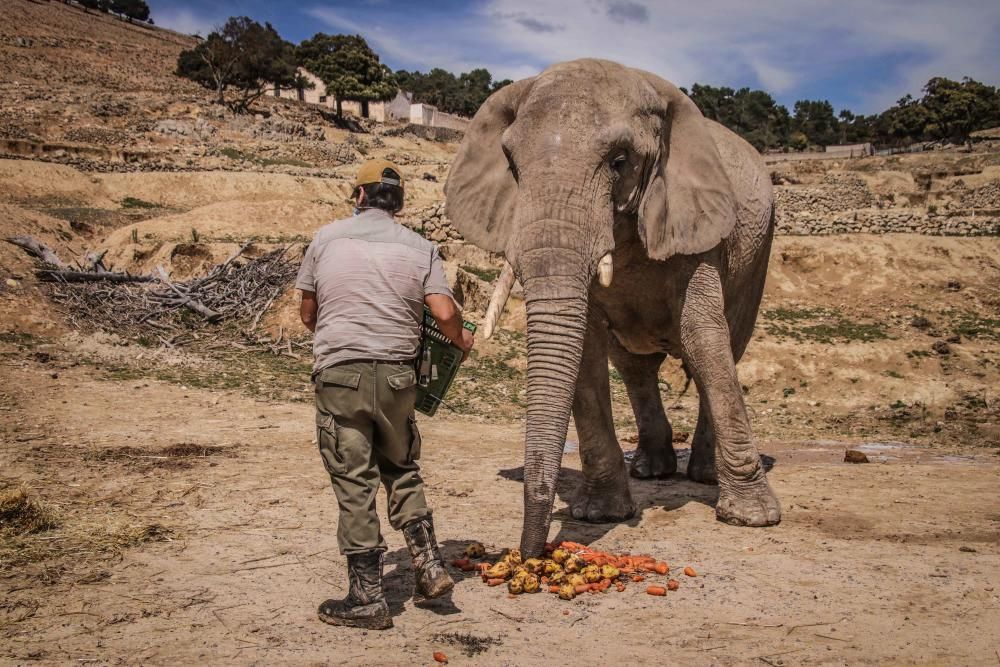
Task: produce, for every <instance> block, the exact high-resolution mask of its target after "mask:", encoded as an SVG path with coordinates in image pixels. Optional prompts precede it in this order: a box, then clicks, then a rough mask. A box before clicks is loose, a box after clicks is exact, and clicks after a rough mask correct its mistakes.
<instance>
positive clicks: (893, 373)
mask: <svg viewBox="0 0 1000 667" xmlns="http://www.w3.org/2000/svg"><path fill="white" fill-rule="evenodd" d="M883 375H885V376H886V377H891V378H896V379H897V380H902V379H903V376H902V375H900V374H899V373H897V372H896V371H891V370H890V371H885V373H883Z"/></svg>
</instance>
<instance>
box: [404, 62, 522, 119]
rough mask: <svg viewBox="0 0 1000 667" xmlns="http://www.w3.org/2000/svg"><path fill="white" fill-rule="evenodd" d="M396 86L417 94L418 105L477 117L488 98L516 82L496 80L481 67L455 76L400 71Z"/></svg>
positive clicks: (439, 71) (439, 70)
mask: <svg viewBox="0 0 1000 667" xmlns="http://www.w3.org/2000/svg"><path fill="white" fill-rule="evenodd" d="M395 77H396V83H397V84H398V85H399V87H400V88H401V89H403V90H406V91H409V92H411V93H413V101H414V102H425V103H427V104H433V105H434V106H435V107H437V108H438V109H440V110H441V111H445V112H447V113H454V114H459V115H462V116H473V115H475V113H476V111H478V110H479V107H481V106H482V105H483V102H485V101H486V99H487V98H488V97H489V96H490V95H492V94H493V93H495V92H496V91H498V90H500V89H501V88H503V87H504V86H507V85H509V84H511V83H513V81H511V80H510V79H504V80H502V81H493V75H491V74H490V72H489V70H487V69H483V68H477V69H474V70H471V71H469V72H463V73H462V74H459V75H458V76H455V75H454V74H452V73H451V72H448V71H446V70H443V69H441V68H439V67H435V68H434V69H432V70H431V71H430V72H428V73H427V74H424V73H422V72H407V71H406V70H399V71H397V72H396V73H395Z"/></svg>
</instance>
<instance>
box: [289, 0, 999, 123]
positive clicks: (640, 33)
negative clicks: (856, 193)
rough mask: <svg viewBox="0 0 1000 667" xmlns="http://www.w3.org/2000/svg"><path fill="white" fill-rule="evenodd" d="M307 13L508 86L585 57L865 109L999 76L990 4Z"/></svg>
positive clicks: (421, 61)
mask: <svg viewBox="0 0 1000 667" xmlns="http://www.w3.org/2000/svg"><path fill="white" fill-rule="evenodd" d="M307 13H308V14H309V15H310V16H312V17H314V18H316V19H318V20H320V21H322V22H323V23H325V24H326V25H327V26H329V27H331V28H334V29H337V30H348V31H351V32H360V33H361V34H363V35H365V37H366V38H367V39H369V41H370V42H371V43H372V45H373V46H374V47H375V48H376V50H378V51H379V52H380V53H381V54H383V56H385V57H386V59H387V60H389V61H390V62H393V63H405V64H406V66H408V67H418V68H421V69H428V68H431V67H443V68H445V69H449V70H451V71H455V72H458V71H467V70H469V69H472V68H474V67H486V68H487V69H489V70H490V72H492V73H493V74H494V76H495V77H496V78H512V79H519V78H524V77H525V76H531V75H532V74H535V73H537V72H538V71H539V70H541V69H543V68H544V67H546V66H548V65H549V64H552V63H555V62H559V61H563V60H572V59H575V58H582V57H596V58H606V59H609V60H616V61H619V62H621V63H624V64H626V65H630V66H633V67H639V68H641V69H646V70H649V71H652V72H655V73H657V74H659V75H660V76H663V77H664V78H666V79H669V80H670V81H673V82H674V83H676V84H678V85H682V86H689V85H690V84H692V83H694V82H699V83H710V84H713V85H727V86H734V87H737V86H751V87H762V88H764V89H766V90H768V91H769V92H771V93H773V94H776V95H782V96H785V97H787V96H791V95H799V92H798V91H800V90H804V89H805V87H806V86H809V85H810V84H813V82H823V81H827V80H831V79H837V80H838V84H837V86H838V90H830V92H828V93H826V92H824V93H817V92H816V91H815V86H813V88H812V92H811V93H810V94H811V95H823V96H825V97H833V98H836V97H839V98H841V99H849V100H855V101H856V104H852V107H853V108H854V109H853V110H854V111H856V112H862V113H869V112H872V111H878V110H881V109H883V108H885V107H886V106H888V105H890V104H892V103H893V102H895V100H896V99H898V98H899V97H901V96H902V95H904V94H906V93H913V94H916V93H918V92H919V90H920V86H922V85H923V84H924V83H925V82H926V81H927V79H929V78H930V77H931V76H948V77H952V78H957V77H961V76H963V75H968V76H972V77H974V78H978V79H980V80H984V81H986V82H990V83H997V81H998V79H1000V65H998V63H1000V46H998V42H1000V40H997V39H996V35H997V34H1000V5H998V4H997V3H996V2H995V1H993V2H990V1H987V0H954V1H953V2H951V3H947V4H946V3H941V2H935V1H932V0H811V1H810V2H802V1H801V0H768V1H767V2H755V3H751V2H746V1H745V0H699V1H698V2H688V1H686V0H581V1H579V2H571V1H569V0H480V2H478V3H477V4H476V5H474V6H473V7H472V8H471V9H470V10H469V11H467V12H464V13H456V14H454V15H453V16H451V17H449V18H446V19H440V18H435V19H434V20H423V21H422V20H420V19H419V15H417V17H416V18H414V17H412V16H411V17H407V19H406V20H405V21H400V22H399V23H397V24H390V23H386V22H384V21H383V22H381V23H380V24H379V25H377V26H376V27H375V28H371V27H370V25H368V24H365V25H361V24H358V23H355V22H353V21H351V20H349V19H347V18H346V16H345V15H343V14H341V13H340V12H338V11H336V10H332V9H329V8H327V7H323V6H317V7H314V8H312V9H310V10H308V11H307ZM397 66H403V65H399V64H397ZM874 70H877V71H878V72H879V73H877V74H873V73H872V71H874ZM851 76H855V77H856V79H855V80H854V81H853V82H852V81H851V80H850V78H851ZM845 78H846V79H848V81H847V83H846V84H845V83H844V82H843V81H842V80H843V79H845ZM844 88H847V90H844Z"/></svg>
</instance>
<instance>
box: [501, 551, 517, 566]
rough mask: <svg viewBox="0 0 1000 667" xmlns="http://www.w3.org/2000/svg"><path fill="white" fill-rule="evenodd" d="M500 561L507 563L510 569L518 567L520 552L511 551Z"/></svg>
mask: <svg viewBox="0 0 1000 667" xmlns="http://www.w3.org/2000/svg"><path fill="white" fill-rule="evenodd" d="M501 560H504V561H506V562H507V563H509V564H510V565H511V567H517V566H518V565H520V564H521V550H520V549H511V550H510V551H508V552H507V553H506V554H504V557H503V558H502V559H501Z"/></svg>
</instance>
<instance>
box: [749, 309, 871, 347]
mask: <svg viewBox="0 0 1000 667" xmlns="http://www.w3.org/2000/svg"><path fill="white" fill-rule="evenodd" d="M764 318H765V320H766V321H765V322H764V330H765V331H766V332H767V333H769V334H770V335H772V336H774V337H775V338H778V339H785V338H790V339H792V340H794V341H796V342H800V343H802V342H815V343H825V344H831V343H841V342H843V343H851V342H862V343H871V342H873V341H876V340H884V339H887V338H889V335H888V334H887V333H886V331H885V325H883V324H880V323H873V324H864V323H860V322H854V321H852V320H849V319H847V318H846V317H844V316H843V315H842V314H841V313H840V312H839V311H837V310H832V309H828V308H800V309H795V308H776V309H774V310H766V311H764Z"/></svg>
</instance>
